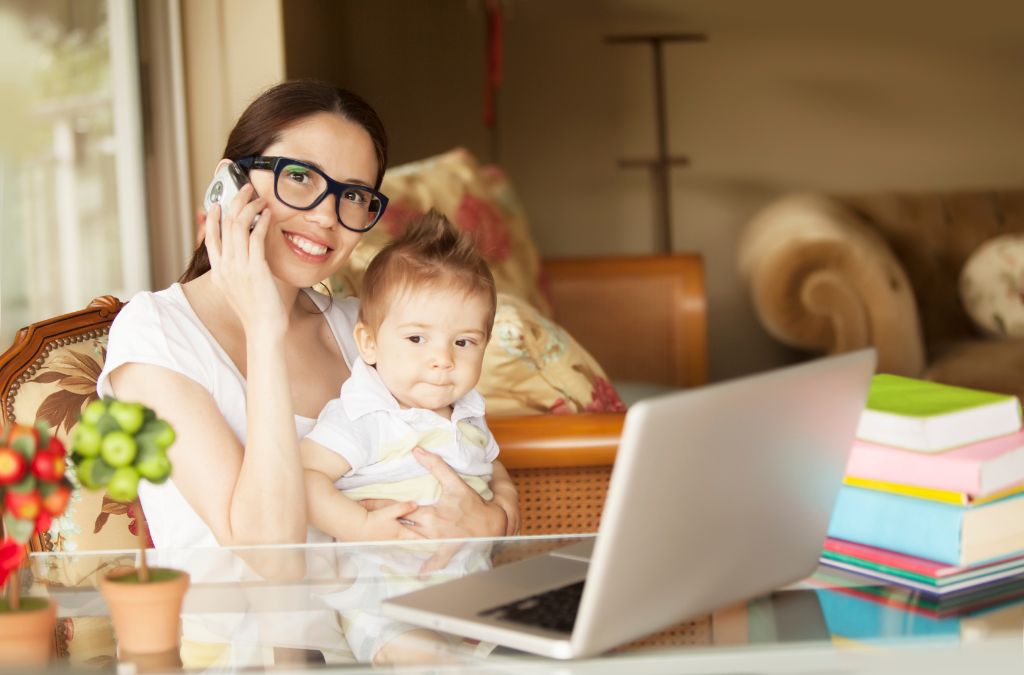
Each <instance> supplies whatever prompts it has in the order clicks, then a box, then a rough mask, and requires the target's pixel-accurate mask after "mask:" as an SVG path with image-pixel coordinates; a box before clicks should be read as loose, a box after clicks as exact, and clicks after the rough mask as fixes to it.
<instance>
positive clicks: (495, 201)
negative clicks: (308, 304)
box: [331, 148, 551, 316]
mask: <svg viewBox="0 0 1024 675" xmlns="http://www.w3.org/2000/svg"><path fill="white" fill-rule="evenodd" d="M381 192H383V193H384V194H386V195H387V196H388V199H389V200H390V201H389V203H388V208H387V211H385V212H384V216H383V217H382V218H381V221H380V222H379V223H378V224H377V226H376V227H374V228H373V229H372V230H370V231H369V232H367V233H366V234H365V235H363V238H362V240H361V241H360V242H359V245H358V246H356V248H355V250H354V251H353V252H352V255H351V257H350V258H349V261H348V264H347V265H346V266H345V269H343V270H342V271H341V272H339V273H338V274H337V275H335V277H334V278H332V280H331V288H332V290H334V291H335V292H338V293H339V294H341V295H359V287H360V285H361V283H362V279H363V274H364V273H365V272H366V267H367V265H369V264H370V260H372V259H373V257H374V256H375V255H377V252H378V251H380V250H381V249H382V248H383V247H384V246H385V245H386V244H387V243H388V242H389V241H391V239H393V238H394V237H395V236H397V235H399V234H401V233H402V232H404V231H405V228H406V226H407V225H408V224H409V222H410V221H412V220H413V219H415V218H417V217H418V216H420V215H422V214H424V213H426V212H427V211H428V210H430V209H431V208H434V209H437V210H438V211H440V212H441V213H443V214H445V215H446V216H447V217H448V219H449V220H451V221H452V223H454V225H455V226H456V227H457V228H458V229H460V230H462V231H464V232H469V233H471V234H472V236H473V238H474V239H475V241H476V243H477V247H478V248H479V250H480V252H481V253H482V254H483V256H484V258H485V259H486V260H487V264H488V265H489V266H490V268H491V272H492V273H493V274H494V281H495V284H496V285H497V288H498V292H500V293H508V294H510V295H514V296H516V297H519V298H522V299H524V300H526V301H527V302H529V303H530V304H531V305H533V306H534V307H536V308H538V309H539V310H540V311H541V312H542V313H543V314H544V315H546V316H551V308H550V304H549V303H548V301H547V299H546V298H545V296H544V293H543V292H542V290H541V286H540V255H539V254H538V253H537V248H536V247H535V246H534V244H533V239H532V238H531V236H530V230H529V226H528V225H527V222H526V216H525V213H524V211H523V208H522V206H521V205H520V202H519V199H518V198H517V197H516V194H515V191H514V190H513V189H512V185H511V184H510V183H509V181H508V179H507V177H506V176H505V174H504V172H502V171H501V169H499V168H497V167H494V166H484V167H481V166H480V165H479V164H478V163H477V161H476V159H475V158H474V157H473V155H472V154H470V153H469V151H468V150H465V149H463V148H456V149H455V150H451V151H449V152H446V153H444V154H442V155H437V156H436V157H430V158H429V159H424V160H422V161H419V162H413V163H410V164H403V165H401V166H396V167H392V168H390V169H388V171H387V174H386V175H385V176H384V183H383V185H382V186H381Z"/></svg>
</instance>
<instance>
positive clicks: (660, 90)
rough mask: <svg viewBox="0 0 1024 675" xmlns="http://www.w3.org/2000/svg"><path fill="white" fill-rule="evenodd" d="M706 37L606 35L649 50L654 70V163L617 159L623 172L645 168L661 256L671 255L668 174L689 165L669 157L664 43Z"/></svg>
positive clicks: (614, 42) (685, 159)
mask: <svg viewBox="0 0 1024 675" xmlns="http://www.w3.org/2000/svg"><path fill="white" fill-rule="evenodd" d="M707 39H708V36H707V35H706V34H705V33H646V34H636V35H607V36H605V42H606V43H608V44H612V45H623V44H646V45H649V46H650V47H651V53H652V61H653V66H654V116H655V133H656V134H657V137H656V139H655V140H656V143H657V153H656V155H655V156H654V158H653V159H620V160H619V166H620V167H622V168H628V169H634V168H646V169H648V170H649V171H650V172H651V182H652V183H653V187H654V217H655V227H656V229H657V241H658V248H659V250H660V251H661V252H662V253H671V252H672V190H671V185H670V183H669V178H670V170H671V169H672V167H676V166H686V165H688V164H689V163H690V160H689V158H688V157H685V156H682V155H672V154H670V153H669V149H668V113H667V110H666V108H667V104H666V102H665V66H664V45H665V43H666V42H689V43H693V42H706V41H707Z"/></svg>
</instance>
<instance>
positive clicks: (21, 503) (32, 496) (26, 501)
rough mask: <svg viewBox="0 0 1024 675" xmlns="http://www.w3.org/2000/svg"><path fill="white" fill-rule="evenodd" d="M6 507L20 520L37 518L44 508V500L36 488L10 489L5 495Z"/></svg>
mask: <svg viewBox="0 0 1024 675" xmlns="http://www.w3.org/2000/svg"><path fill="white" fill-rule="evenodd" d="M4 507H5V508H6V510H7V512H8V513H9V514H10V515H12V516H14V517H15V518H17V519H18V520H35V519H36V518H38V517H39V512H40V511H41V510H42V501H41V500H40V499H39V493H38V492H36V491H35V490H29V491H28V492H14V491H13V490H8V491H7V494H6V495H4Z"/></svg>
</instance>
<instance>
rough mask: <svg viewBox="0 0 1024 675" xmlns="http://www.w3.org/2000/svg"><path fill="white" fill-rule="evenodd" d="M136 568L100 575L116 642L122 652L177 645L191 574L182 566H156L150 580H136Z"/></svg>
mask: <svg viewBox="0 0 1024 675" xmlns="http://www.w3.org/2000/svg"><path fill="white" fill-rule="evenodd" d="M135 575H136V571H135V568H132V567H126V568H118V569H115V570H112V571H110V572H108V573H107V574H106V575H104V576H103V577H102V578H101V579H100V592H101V593H102V594H103V599H104V600H106V601H107V607H109V608H110V618H111V620H112V621H113V623H114V634H115V635H116V636H117V645H118V648H119V649H120V650H121V651H122V652H131V653H133V654H155V653H159V652H167V651H170V650H172V649H175V648H177V646H178V644H179V642H180V639H181V606H182V603H183V602H184V599H185V592H186V591H187V590H188V584H189V576H188V574H187V573H186V572H182V571H181V570H172V569H165V568H159V567H154V568H151V569H150V575H151V580H150V581H147V582H146V583H139V582H138V581H135V580H134V579H135Z"/></svg>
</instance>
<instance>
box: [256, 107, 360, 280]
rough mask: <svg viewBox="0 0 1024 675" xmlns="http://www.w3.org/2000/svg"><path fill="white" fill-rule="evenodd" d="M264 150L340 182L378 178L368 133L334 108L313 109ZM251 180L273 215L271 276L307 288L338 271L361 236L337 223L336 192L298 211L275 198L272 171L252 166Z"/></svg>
mask: <svg viewBox="0 0 1024 675" xmlns="http://www.w3.org/2000/svg"><path fill="white" fill-rule="evenodd" d="M262 154H263V155H264V156H268V157H288V158H290V159H298V160H301V161H303V162H307V163H309V164H313V165H315V166H318V167H320V168H321V169H322V170H323V172H324V173H326V174H327V175H328V176H330V177H331V178H333V179H334V180H336V181H339V182H342V183H362V184H364V185H368V186H371V187H372V186H373V185H374V183H375V181H376V178H377V156H376V153H375V152H374V147H373V141H372V140H370V136H369V134H367V133H366V131H365V130H364V129H363V128H362V127H360V126H359V125H358V124H355V123H353V122H350V121H348V120H346V119H345V118H343V117H341V116H340V115H337V114H335V113H316V114H314V115H311V116H309V117H306V118H304V119H302V120H300V121H299V122H296V123H295V124H293V125H292V126H290V127H287V128H285V129H284V130H283V131H282V132H281V135H280V139H279V140H278V141H277V142H276V143H274V144H272V145H270V146H269V147H267V148H265V149H264V150H263V153H262ZM249 180H250V181H251V182H252V184H253V187H254V188H256V193H257V194H259V195H260V196H261V197H263V198H264V199H266V200H267V203H268V207H269V208H270V213H271V215H272V217H273V220H272V221H271V223H270V229H269V230H268V231H267V240H266V255H267V264H268V265H269V267H270V271H271V272H272V273H273V274H274V276H275V277H277V278H278V279H280V280H281V281H284V282H286V283H288V284H289V285H292V286H296V287H299V288H305V287H308V286H313V285H314V284H317V283H319V282H320V281H323V280H324V279H326V278H327V277H329V276H331V275H332V274H334V273H335V272H337V271H338V269H339V268H340V267H341V266H342V265H343V264H344V263H345V261H346V260H348V257H349V254H351V253H352V249H353V248H355V245H356V244H357V243H359V238H360V236H361V235H360V234H359V233H357V232H352V231H351V230H347V229H345V228H344V227H342V226H341V223H339V222H338V216H337V212H336V208H337V202H336V197H335V196H334V195H328V197H327V198H326V199H324V200H323V201H322V202H320V203H319V204H318V205H317V206H316V207H315V208H313V209H310V210H309V211H300V210H298V209H293V208H291V207H290V206H287V205H286V204H284V203H282V202H281V201H280V200H278V199H277V196H276V195H275V194H274V172H273V171H265V170H254V171H251V172H250V173H249Z"/></svg>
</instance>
